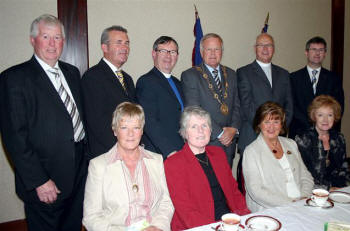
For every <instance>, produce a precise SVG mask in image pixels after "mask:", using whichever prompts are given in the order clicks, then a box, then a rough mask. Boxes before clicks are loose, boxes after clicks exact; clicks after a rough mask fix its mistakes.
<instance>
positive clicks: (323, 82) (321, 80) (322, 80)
mask: <svg viewBox="0 0 350 231" xmlns="http://www.w3.org/2000/svg"><path fill="white" fill-rule="evenodd" d="M310 83H311V82H310ZM327 84H328V83H327V79H326V76H325V75H324V70H323V68H321V72H320V75H319V77H318V82H317V85H316V95H319V94H318V92H327V91H326V90H325V87H326V86H327Z"/></svg>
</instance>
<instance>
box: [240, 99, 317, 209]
mask: <svg viewBox="0 0 350 231" xmlns="http://www.w3.org/2000/svg"><path fill="white" fill-rule="evenodd" d="M284 118H285V115H284V112H283V109H282V108H281V107H280V106H279V105H278V104H276V103H272V102H267V103H265V104H263V105H262V106H260V107H259V109H258V110H257V113H256V116H255V119H254V125H255V126H254V127H255V128H256V130H258V131H259V130H260V131H261V133H260V135H259V136H258V137H257V139H256V140H255V141H253V143H251V144H250V145H249V146H248V147H247V148H246V149H245V151H244V155H243V176H244V180H245V188H246V201H247V206H248V208H249V209H250V210H251V211H252V212H257V211H260V210H263V209H265V208H270V207H275V206H279V205H283V204H287V203H290V202H293V201H296V200H299V199H302V198H305V197H308V196H309V195H310V194H311V191H312V189H313V185H314V182H313V178H312V176H311V174H310V173H309V171H308V170H307V169H306V167H305V165H304V163H303V160H302V159H301V156H300V153H299V151H298V147H297V144H296V143H295V142H294V140H291V139H288V138H285V137H281V136H278V135H279V133H280V132H281V131H282V127H283V126H281V125H279V124H278V121H279V120H280V122H281V124H284ZM257 128H259V129H257ZM282 158H283V159H284V161H285V162H287V163H288V164H287V166H288V165H289V166H288V168H287V169H288V171H286V169H285V168H283V167H282V166H283V165H282V164H281V163H280V162H279V161H281V159H282ZM287 173H288V174H287ZM287 184H288V185H292V186H289V187H288V186H287ZM289 195H297V196H295V197H292V196H289Z"/></svg>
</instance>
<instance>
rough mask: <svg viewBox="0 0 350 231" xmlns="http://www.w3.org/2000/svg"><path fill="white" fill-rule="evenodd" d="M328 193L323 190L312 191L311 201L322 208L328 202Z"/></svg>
mask: <svg viewBox="0 0 350 231" xmlns="http://www.w3.org/2000/svg"><path fill="white" fill-rule="evenodd" d="M328 195H329V192H328V191H327V190H325V189H314V190H312V196H311V200H312V201H313V202H315V204H316V205H318V206H323V205H324V204H325V203H326V202H327V200H328Z"/></svg>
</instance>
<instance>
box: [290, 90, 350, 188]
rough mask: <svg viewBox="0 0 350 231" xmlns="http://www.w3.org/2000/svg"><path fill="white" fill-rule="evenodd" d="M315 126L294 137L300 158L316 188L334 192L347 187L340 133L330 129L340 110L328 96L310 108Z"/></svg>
mask: <svg viewBox="0 0 350 231" xmlns="http://www.w3.org/2000/svg"><path fill="white" fill-rule="evenodd" d="M309 117H310V119H311V121H312V122H313V124H314V126H313V127H311V128H310V129H309V130H307V131H305V132H304V133H303V134H301V135H297V136H296V137H295V141H296V142H297V144H298V147H299V150H300V153H301V157H302V158H303V160H304V163H305V165H306V167H307V168H308V170H309V171H310V172H311V174H312V176H313V177H314V181H315V185H316V186H315V187H317V188H324V189H327V190H331V191H332V190H335V189H337V188H339V187H345V186H347V185H349V179H350V174H349V168H348V163H347V162H346V148H345V139H344V136H343V134H341V133H340V132H338V131H336V130H334V129H332V128H333V125H334V123H335V122H338V121H339V120H340V117H341V107H340V105H339V103H338V102H337V101H336V100H335V99H334V98H333V97H331V96H326V95H320V96H317V97H316V98H315V99H314V100H313V101H312V103H311V104H310V106H309Z"/></svg>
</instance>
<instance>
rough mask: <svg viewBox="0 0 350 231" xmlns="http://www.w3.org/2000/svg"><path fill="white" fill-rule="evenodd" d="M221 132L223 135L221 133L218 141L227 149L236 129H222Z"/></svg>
mask: <svg viewBox="0 0 350 231" xmlns="http://www.w3.org/2000/svg"><path fill="white" fill-rule="evenodd" d="M223 130H224V133H222V135H221V137H220V138H219V141H220V142H221V143H222V145H225V146H226V147H228V146H230V144H231V143H232V139H233V137H234V136H235V134H236V132H237V129H236V128H233V127H224V128H223Z"/></svg>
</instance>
